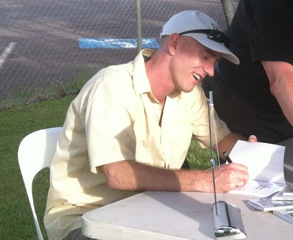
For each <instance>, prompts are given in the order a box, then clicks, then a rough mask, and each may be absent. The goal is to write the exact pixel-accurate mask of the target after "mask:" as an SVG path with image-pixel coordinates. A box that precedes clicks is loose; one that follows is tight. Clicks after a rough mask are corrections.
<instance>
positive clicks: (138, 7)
mask: <svg viewBox="0 0 293 240" xmlns="http://www.w3.org/2000/svg"><path fill="white" fill-rule="evenodd" d="M141 32H142V31H141V4H140V0H136V33H137V51H138V52H140V50H141V49H142V36H141Z"/></svg>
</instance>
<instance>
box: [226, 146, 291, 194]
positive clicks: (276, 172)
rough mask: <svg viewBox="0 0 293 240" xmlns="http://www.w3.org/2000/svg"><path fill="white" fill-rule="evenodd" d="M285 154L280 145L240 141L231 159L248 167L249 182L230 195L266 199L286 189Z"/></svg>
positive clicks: (283, 148)
mask: <svg viewBox="0 0 293 240" xmlns="http://www.w3.org/2000/svg"><path fill="white" fill-rule="evenodd" d="M284 152H285V147H284V146H280V145H275V144H269V143H261V142H254V143H250V142H246V141H238V142H237V143H236V144H235V146H234V148H233V150H232V151H231V154H230V158H231V159H232V161H233V162H235V163H241V164H243V165H245V166H247V168H248V173H249V182H248V183H247V184H246V185H245V186H243V187H239V188H238V189H236V190H233V191H231V192H230V193H236V194H245V195H252V196H259V197H265V196H268V195H271V194H273V193H275V192H277V191H280V190H282V189H284V188H285V187H286V182H285V179H284V166H283V165H284Z"/></svg>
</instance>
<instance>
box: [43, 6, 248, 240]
mask: <svg viewBox="0 0 293 240" xmlns="http://www.w3.org/2000/svg"><path fill="white" fill-rule="evenodd" d="M217 29H219V27H218V25H217V23H216V22H215V21H214V20H212V19H211V18H209V17H208V16H206V15H205V14H203V13H201V12H198V11H184V12H181V13H179V14H177V15H175V16H173V17H172V18H171V19H170V20H169V21H168V22H167V23H166V24H165V25H164V27H163V30H162V33H161V38H162V40H161V45H160V48H159V49H158V51H157V52H154V51H152V50H148V49H146V50H143V51H141V52H140V53H139V54H138V56H137V57H136V58H135V59H134V61H133V62H130V63H127V64H123V65H118V66H111V67H108V68H105V69H103V70H101V71H100V72H98V73H97V74H96V75H95V76H94V77H93V78H92V79H91V80H89V82H88V83H87V84H86V85H85V86H84V87H83V89H82V90H81V92H80V93H79V95H78V96H77V97H76V99H75V100H74V101H73V102H72V104H71V105H70V107H69V110H68V113H67V117H66V120H65V123H64V127H63V132H62V133H61V136H60V139H59V142H58V145H57V152H56V155H55V157H54V159H53V163H52V166H51V184H50V190H49V193H48V201H47V208H46V214H45V218H44V222H45V226H46V229H47V233H48V236H49V238H50V239H84V238H82V235H81V231H80V227H81V221H82V220H81V216H82V214H83V213H85V212H86V211H89V210H91V209H94V208H97V207H99V206H103V205H106V204H109V203H111V202H114V201H117V200H120V199H122V198H126V197H128V196H131V195H133V194H135V193H136V192H138V191H145V190H154V191H156V190H158V191H204V192H212V191H213V184H212V173H211V171H200V170H181V169H180V168H181V166H182V164H183V162H184V159H185V156H186V153H187V151H188V148H189V145H190V142H191V138H192V135H193V136H194V137H195V139H196V140H197V141H198V142H199V143H200V145H201V146H202V147H207V146H209V124H208V110H207V103H206V99H205V96H204V93H203V91H202V89H201V88H200V87H196V85H198V84H199V83H200V81H201V80H202V79H203V78H204V77H205V76H207V75H210V76H212V75H213V74H214V65H215V63H216V62H217V61H218V60H219V59H220V58H221V56H223V57H225V58H227V59H229V60H231V61H233V62H235V63H238V62H239V61H238V59H237V57H236V56H235V55H234V54H232V52H230V51H229V50H228V49H227V48H226V47H225V46H224V44H223V39H222V38H223V37H224V35H223V34H222V33H221V32H220V31H217ZM215 122H216V123H215V125H216V127H215V129H214V132H215V133H216V134H217V139H218V140H219V142H218V147H219V149H220V151H221V152H222V151H224V150H225V151H228V152H229V151H230V150H231V148H232V146H233V145H234V143H235V141H236V140H237V139H240V138H241V136H239V135H237V134H233V133H230V131H229V130H228V129H227V127H226V125H225V123H224V122H222V121H221V120H219V118H218V117H217V115H216V114H215ZM214 143H215V142H214ZM215 176H216V182H217V191H219V192H226V191H229V190H232V189H234V188H236V187H237V186H242V185H244V184H245V183H246V182H247V180H248V173H247V168H246V167H245V166H243V165H240V164H233V163H232V164H227V165H223V166H222V167H221V169H216V170H215Z"/></svg>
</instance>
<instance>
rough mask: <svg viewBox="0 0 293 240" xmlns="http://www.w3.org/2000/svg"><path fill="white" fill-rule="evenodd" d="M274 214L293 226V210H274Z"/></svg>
mask: <svg viewBox="0 0 293 240" xmlns="http://www.w3.org/2000/svg"><path fill="white" fill-rule="evenodd" d="M273 214H274V215H276V216H278V217H279V218H282V219H283V220H285V221H286V222H288V223H291V224H293V208H292V209H284V210H274V211H273Z"/></svg>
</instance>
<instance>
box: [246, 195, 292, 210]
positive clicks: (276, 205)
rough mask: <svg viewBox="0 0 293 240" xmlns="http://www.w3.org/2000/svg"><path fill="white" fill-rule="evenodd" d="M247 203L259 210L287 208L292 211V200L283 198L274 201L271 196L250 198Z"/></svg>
mask: <svg viewBox="0 0 293 240" xmlns="http://www.w3.org/2000/svg"><path fill="white" fill-rule="evenodd" d="M248 204H249V205H250V206H252V207H253V208H255V209H258V210H261V211H273V210H287V209H291V210H292V211H293V201H290V200H284V201H276V200H273V199H272V196H268V197H262V198H252V199H249V200H248Z"/></svg>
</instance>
